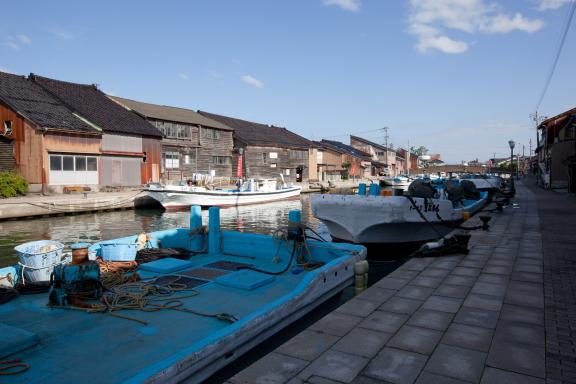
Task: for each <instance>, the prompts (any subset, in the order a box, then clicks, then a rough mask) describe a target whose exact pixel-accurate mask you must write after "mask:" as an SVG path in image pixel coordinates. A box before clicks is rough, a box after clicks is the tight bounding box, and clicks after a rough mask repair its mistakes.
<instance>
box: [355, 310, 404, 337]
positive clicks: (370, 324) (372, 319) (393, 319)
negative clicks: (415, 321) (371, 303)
mask: <svg viewBox="0 0 576 384" xmlns="http://www.w3.org/2000/svg"><path fill="white" fill-rule="evenodd" d="M406 320H408V315H403V314H400V313H392V312H383V311H374V312H373V313H372V314H371V315H370V316H368V317H367V318H366V320H364V321H362V322H361V323H360V324H359V325H358V326H359V327H361V328H367V329H373V330H375V331H380V332H387V333H396V331H397V330H398V329H399V328H400V327H401V326H402V325H403V324H404V323H405V322H406Z"/></svg>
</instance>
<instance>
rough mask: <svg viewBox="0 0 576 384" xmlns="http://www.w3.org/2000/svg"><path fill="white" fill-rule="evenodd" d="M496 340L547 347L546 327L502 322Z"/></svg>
mask: <svg viewBox="0 0 576 384" xmlns="http://www.w3.org/2000/svg"><path fill="white" fill-rule="evenodd" d="M494 339H495V340H500V341H502V342H506V341H512V342H516V343H519V344H530V345H535V346H541V347H543V346H544V345H545V341H544V327H542V326H539V325H531V324H525V323H524V324H523V323H517V322H510V321H502V320H501V321H499V322H498V326H497V327H496V334H495V335H494Z"/></svg>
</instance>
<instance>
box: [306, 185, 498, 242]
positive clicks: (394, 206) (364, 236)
mask: <svg viewBox="0 0 576 384" xmlns="http://www.w3.org/2000/svg"><path fill="white" fill-rule="evenodd" d="M430 188H432V187H430ZM477 197H478V198H476V199H467V198H461V199H458V200H457V201H451V200H449V199H448V194H447V193H446V192H445V191H443V190H441V191H440V192H439V193H438V197H437V198H429V197H428V198H424V197H416V196H361V195H314V196H312V197H311V203H312V213H313V215H314V216H315V217H316V218H318V219H320V220H322V222H323V223H324V224H325V225H326V226H327V227H328V230H329V231H330V234H331V236H332V238H333V239H335V240H341V241H347V242H352V243H358V244H392V243H414V242H424V241H429V240H434V239H438V238H441V237H443V236H445V235H447V234H448V233H449V232H451V231H452V230H453V229H454V226H455V225H458V224H459V223H461V222H463V221H464V219H465V217H467V216H470V215H473V214H474V213H475V212H477V211H478V210H480V209H481V208H482V207H483V206H484V205H485V204H486V202H487V198H488V193H487V192H477Z"/></svg>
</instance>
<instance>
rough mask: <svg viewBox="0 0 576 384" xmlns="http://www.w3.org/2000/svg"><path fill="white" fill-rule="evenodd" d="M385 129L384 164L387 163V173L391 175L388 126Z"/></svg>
mask: <svg viewBox="0 0 576 384" xmlns="http://www.w3.org/2000/svg"><path fill="white" fill-rule="evenodd" d="M382 129H383V130H384V147H385V148H386V151H385V152H384V153H385V157H384V159H385V160H384V164H385V165H386V173H388V176H390V171H389V170H388V127H384V128H382Z"/></svg>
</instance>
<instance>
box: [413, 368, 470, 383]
mask: <svg viewBox="0 0 576 384" xmlns="http://www.w3.org/2000/svg"><path fill="white" fill-rule="evenodd" d="M416 384H469V382H468V381H462V380H458V379H453V378H451V377H446V376H441V375H436V374H434V373H430V372H426V371H424V372H422V373H421V374H420V376H418V380H416Z"/></svg>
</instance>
